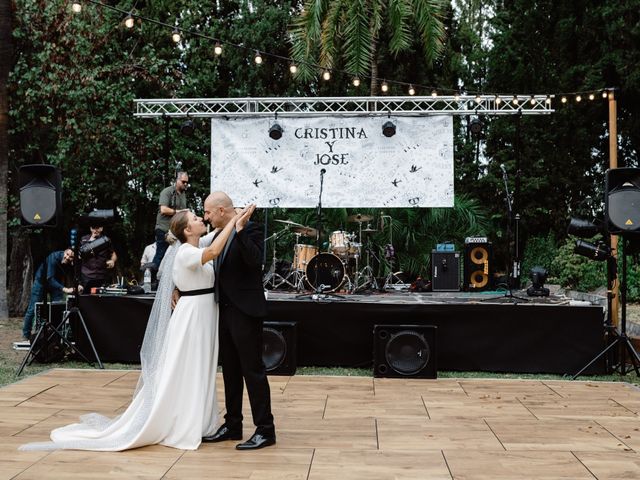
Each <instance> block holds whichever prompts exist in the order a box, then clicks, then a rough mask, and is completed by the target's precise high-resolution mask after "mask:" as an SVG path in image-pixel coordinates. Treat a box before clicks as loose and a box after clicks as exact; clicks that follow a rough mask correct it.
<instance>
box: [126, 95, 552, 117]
mask: <svg viewBox="0 0 640 480" xmlns="http://www.w3.org/2000/svg"><path fill="white" fill-rule="evenodd" d="M552 98H553V96H552V95H510V96H504V97H500V96H496V95H478V96H473V95H456V96H424V97H289V98H287V97H284V98H277V97H273V98H187V99H157V100H150V99H136V100H135V103H136V112H135V114H134V115H135V116H136V117H144V118H154V117H193V118H196V117H201V118H202V117H204V118H206V117H276V116H281V117H308V116H322V115H337V116H359V115H371V116H383V115H388V116H396V117H397V116H420V115H545V114H550V113H553V112H554V111H555V110H554V109H553V108H552V107H551V105H552V104H551V100H552Z"/></svg>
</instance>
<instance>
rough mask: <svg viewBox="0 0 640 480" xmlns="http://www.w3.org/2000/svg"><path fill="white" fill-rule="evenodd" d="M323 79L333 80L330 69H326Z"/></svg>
mask: <svg viewBox="0 0 640 480" xmlns="http://www.w3.org/2000/svg"><path fill="white" fill-rule="evenodd" d="M322 79H323V80H331V72H330V71H329V70H326V69H325V71H324V72H322Z"/></svg>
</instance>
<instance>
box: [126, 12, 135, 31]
mask: <svg viewBox="0 0 640 480" xmlns="http://www.w3.org/2000/svg"><path fill="white" fill-rule="evenodd" d="M134 24H135V20H134V19H133V16H132V15H131V13H129V15H127V16H126V18H125V19H124V26H125V27H127V28H133V25H134Z"/></svg>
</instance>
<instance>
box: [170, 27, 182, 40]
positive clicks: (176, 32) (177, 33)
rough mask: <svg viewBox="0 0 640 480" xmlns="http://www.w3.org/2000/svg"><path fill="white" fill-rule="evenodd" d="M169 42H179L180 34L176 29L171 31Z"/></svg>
mask: <svg viewBox="0 0 640 480" xmlns="http://www.w3.org/2000/svg"><path fill="white" fill-rule="evenodd" d="M171 40H173V41H174V42H175V43H178V42H180V32H179V31H178V29H177V28H174V29H173V33H172V34H171Z"/></svg>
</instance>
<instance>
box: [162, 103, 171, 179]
mask: <svg viewBox="0 0 640 480" xmlns="http://www.w3.org/2000/svg"><path fill="white" fill-rule="evenodd" d="M162 119H163V120H164V146H163V149H162V155H163V156H164V173H163V174H162V184H163V185H165V184H166V183H167V179H166V178H165V175H169V156H170V155H171V137H170V135H169V133H170V132H169V121H170V120H169V117H167V116H166V115H163V116H162ZM169 178H171V177H169Z"/></svg>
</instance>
